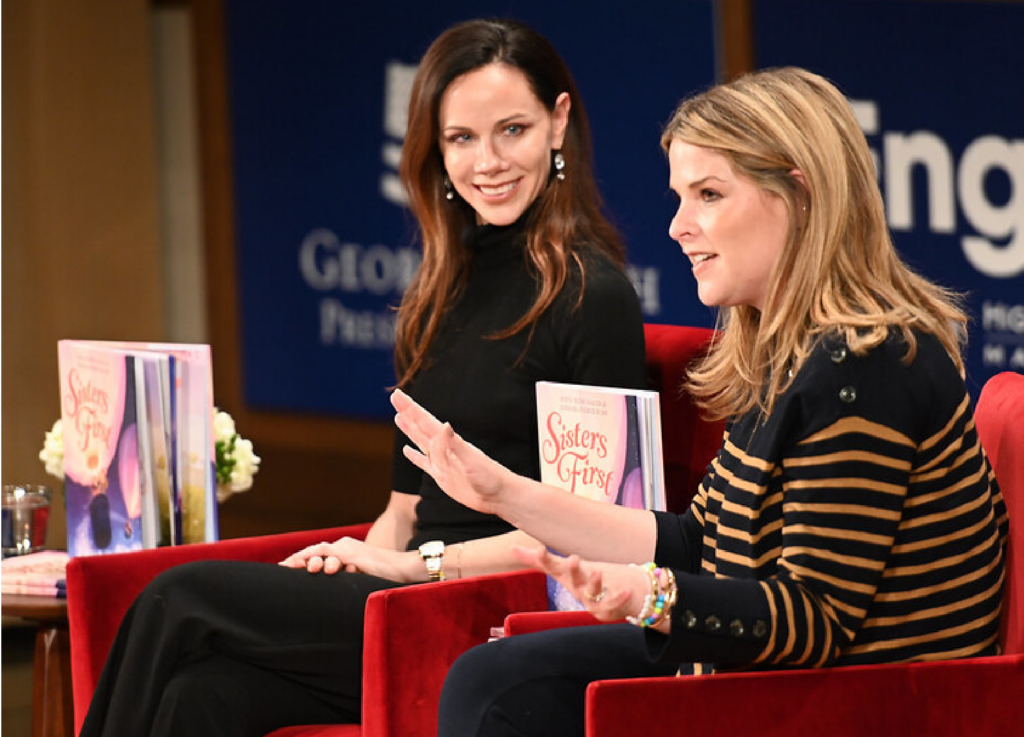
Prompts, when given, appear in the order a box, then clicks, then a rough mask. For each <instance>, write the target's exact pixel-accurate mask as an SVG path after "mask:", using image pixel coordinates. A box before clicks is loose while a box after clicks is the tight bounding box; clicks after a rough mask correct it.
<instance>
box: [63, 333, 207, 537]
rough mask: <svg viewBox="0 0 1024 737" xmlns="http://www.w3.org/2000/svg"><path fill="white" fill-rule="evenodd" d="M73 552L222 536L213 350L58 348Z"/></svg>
mask: <svg viewBox="0 0 1024 737" xmlns="http://www.w3.org/2000/svg"><path fill="white" fill-rule="evenodd" d="M58 353H59V367H60V399H61V419H62V424H63V431H64V479H65V492H66V502H67V529H68V553H69V555H71V556H72V557H73V556H76V555H93V554H98V553H115V552H124V551H128V550H138V549H142V548H155V547H159V546H164V545H178V544H182V543H191V542H204V541H211V540H216V539H217V503H216V499H217V477H216V454H215V438H214V432H213V411H214V410H213V374H212V368H211V361H210V347H209V346H207V345H187V344H167V343H126V342H106V341H84V340H62V341H60V342H59V344H58Z"/></svg>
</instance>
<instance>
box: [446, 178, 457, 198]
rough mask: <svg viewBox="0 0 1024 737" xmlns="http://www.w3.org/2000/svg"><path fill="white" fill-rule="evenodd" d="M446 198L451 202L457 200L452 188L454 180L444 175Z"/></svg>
mask: <svg viewBox="0 0 1024 737" xmlns="http://www.w3.org/2000/svg"><path fill="white" fill-rule="evenodd" d="M444 198H445V199H446V200H448V201H449V202H451V201H452V200H454V199H455V189H454V188H453V187H452V180H451V179H449V178H448V175H447V174H445V175H444Z"/></svg>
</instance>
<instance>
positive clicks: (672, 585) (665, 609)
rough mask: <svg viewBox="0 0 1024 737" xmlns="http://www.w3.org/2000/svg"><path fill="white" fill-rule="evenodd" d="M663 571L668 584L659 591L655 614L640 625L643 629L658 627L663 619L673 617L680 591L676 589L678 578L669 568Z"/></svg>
mask: <svg viewBox="0 0 1024 737" xmlns="http://www.w3.org/2000/svg"><path fill="white" fill-rule="evenodd" d="M661 570H663V571H664V572H665V578H666V580H667V581H668V583H667V585H666V586H665V588H664V589H659V591H658V600H657V601H656V602H655V605H654V612H652V613H651V615H650V616H648V617H647V618H646V619H645V620H644V621H643V622H641V623H640V626H641V627H655V626H657V625H658V624H659V623H661V621H662V620H663V619H665V618H666V617H669V616H671V614H672V607H674V606H675V604H676V597H677V595H678V594H679V589H678V588H677V587H676V576H675V574H674V573H672V571H671V569H669V568H663V569H661Z"/></svg>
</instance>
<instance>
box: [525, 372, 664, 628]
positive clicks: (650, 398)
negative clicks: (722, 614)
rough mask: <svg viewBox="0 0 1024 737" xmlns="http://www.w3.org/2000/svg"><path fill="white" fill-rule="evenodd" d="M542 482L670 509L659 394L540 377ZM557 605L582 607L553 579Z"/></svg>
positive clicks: (608, 499) (606, 499) (591, 496)
mask: <svg viewBox="0 0 1024 737" xmlns="http://www.w3.org/2000/svg"><path fill="white" fill-rule="evenodd" d="M537 425H538V427H537V429H538V434H539V446H540V447H539V450H540V469H541V470H540V473H541V477H540V480H541V481H542V482H543V483H545V484H550V485H552V486H557V487H559V488H562V489H565V490H566V491H568V492H569V493H572V494H576V495H578V496H583V497H585V498H587V499H593V500H595V501H600V502H607V503H609V504H620V505H622V506H625V507H631V508H634V509H651V510H664V509H665V484H664V463H663V460H662V449H661V406H660V404H659V402H658V392H655V391H648V390H643V389H622V388H615V387H602V386H585V385H580V384H562V383H557V382H549V381H540V382H537ZM548 599H549V603H550V605H551V608H552V609H581V608H582V605H581V604H580V603H579V602H578V601H577V600H576V599H574V598H573V597H572V596H571V595H570V594H569V593H568V592H567V591H566V590H565V589H564V588H563V587H562V586H561V585H560V584H558V582H557V581H554V580H553V579H549V581H548Z"/></svg>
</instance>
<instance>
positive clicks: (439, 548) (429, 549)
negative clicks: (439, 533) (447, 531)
mask: <svg viewBox="0 0 1024 737" xmlns="http://www.w3.org/2000/svg"><path fill="white" fill-rule="evenodd" d="M420 555H422V556H423V557H424V558H433V557H436V556H439V555H444V543H443V542H441V541H440V540H431V541H430V542H425V543H423V544H422V545H420Z"/></svg>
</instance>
